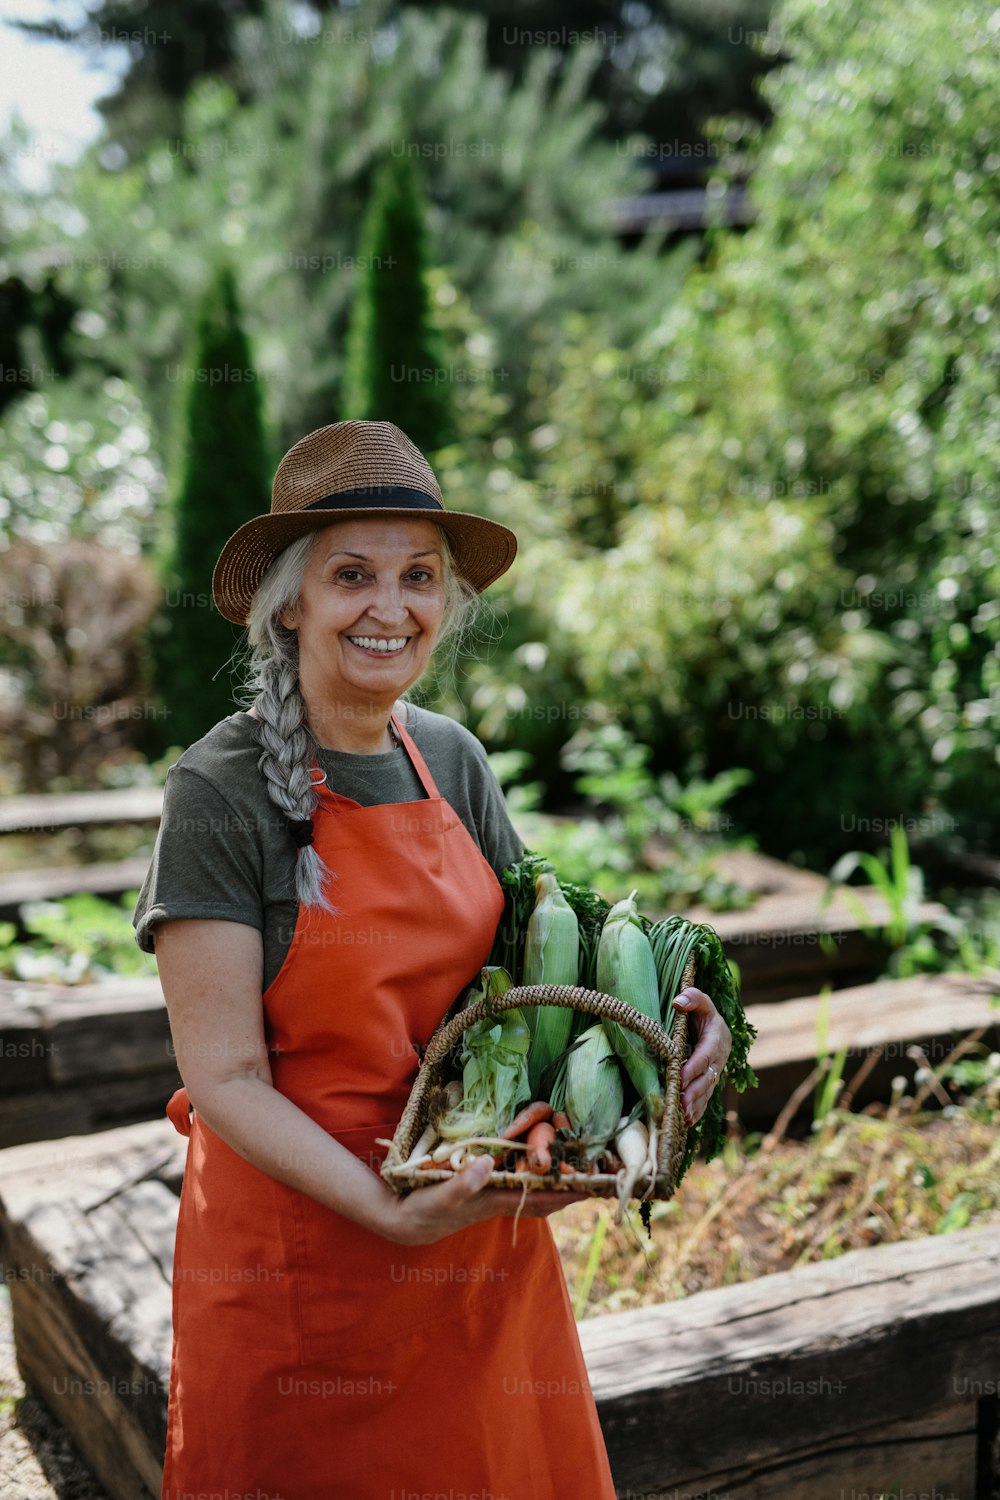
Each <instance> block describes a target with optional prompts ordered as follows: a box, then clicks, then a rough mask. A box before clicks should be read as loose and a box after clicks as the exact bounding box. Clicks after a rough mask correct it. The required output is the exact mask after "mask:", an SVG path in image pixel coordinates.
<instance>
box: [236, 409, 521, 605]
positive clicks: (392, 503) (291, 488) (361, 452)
mask: <svg viewBox="0 0 1000 1500" xmlns="http://www.w3.org/2000/svg"><path fill="white" fill-rule="evenodd" d="M358 516H402V517H404V518H406V519H408V520H409V519H414V520H428V521H433V522H434V523H435V525H437V526H440V527H441V529H442V531H446V532H447V533H448V537H449V539H450V541H451V543H452V551H453V553H454V557H455V566H456V568H457V570H458V572H459V573H461V574H462V576H463V577H465V578H467V579H468V580H469V582H470V583H471V584H472V585H473V587H474V588H476V589H478V590H480V592H481V591H482V590H483V589H485V588H486V587H487V586H488V585H489V584H491V583H494V582H495V581H496V579H498V578H499V577H500V575H501V574H502V573H505V572H506V571H507V569H508V568H509V567H510V565H511V563H512V562H513V561H514V554H515V552H516V551H517V538H516V537H515V536H514V533H513V532H512V531H509V530H508V528H507V527H506V526H501V525H500V524H499V522H497V521H488V520H487V519H486V518H485V516H475V515H469V514H467V513H466V512H464V511H456V510H445V508H444V501H443V500H442V498H441V490H440V488H439V486H438V482H437V480H436V479H435V477H434V472H433V470H432V469H431V466H430V464H429V463H428V462H427V460H426V458H424V456H423V454H422V453H421V452H420V450H419V448H417V447H415V446H414V444H413V443H411V442H410V439H409V438H408V437H406V435H405V434H404V433H402V432H400V430H399V428H398V427H395V426H393V424H392V423H391V422H334V423H332V424H331V425H330V426H329V427H320V428H318V429H317V431H316V432H310V433H309V434H308V436H307V437H304V438H302V439H301V440H300V441H299V442H297V443H296V444H295V447H294V448H290V449H289V451H288V452H287V453H286V454H285V456H284V458H283V459H282V460H281V463H280V464H279V465H278V472H277V473H276V474H275V476H274V486H273V489H272V491H271V510H270V513H269V514H268V515H266V516H255V517H254V518H253V520H252V521H247V522H246V523H245V524H244V525H243V526H241V527H240V529H239V531H236V532H234V533H233V535H232V536H231V537H230V538H229V540H228V542H227V543H226V545H225V546H224V547H223V549H222V552H221V555H220V557H219V561H218V562H217V563H216V565H215V572H214V573H213V574H212V597H213V598H214V600H215V603H216V606H217V607H218V609H219V611H220V613H222V614H223V615H225V617H226V619H227V620H232V622H233V624H234V625H245V624H246V623H247V615H248V614H249V610H250V604H251V601H252V599H253V596H254V592H255V591H256V588H257V585H258V584H259V583H260V580H261V578H262V577H263V575H264V572H265V571H266V569H267V568H268V566H269V565H270V564H271V563H272V562H273V561H274V559H275V557H276V556H277V555H278V553H279V552H281V551H282V549H283V548H285V547H287V546H288V545H289V543H290V542H294V541H296V540H297V539H298V538H299V537H300V536H305V535H306V534H307V533H308V532H310V531H320V530H321V529H322V528H323V527H324V526H329V525H330V524H331V523H332V522H334V521H346V520H350V519H353V518H355V517H358Z"/></svg>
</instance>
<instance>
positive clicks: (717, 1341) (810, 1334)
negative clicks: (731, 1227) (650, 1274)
mask: <svg viewBox="0 0 1000 1500" xmlns="http://www.w3.org/2000/svg"><path fill="white" fill-rule="evenodd" d="M580 1337H581V1342H582V1344H583V1347H584V1353H585V1355H586V1358H587V1364H588V1369H589V1372H590V1377H591V1384H592V1388H593V1390H594V1395H595V1398H596V1400H597V1404H598V1410H599V1411H600V1414H601V1420H602V1424H603V1426H604V1431H605V1437H606V1440H607V1442H608V1449H609V1454H610V1456H611V1462H612V1467H613V1469H614V1471H615V1477H616V1480H617V1482H618V1483H619V1485H623V1486H628V1487H630V1488H631V1489H633V1490H634V1491H636V1492H638V1493H640V1494H641V1493H643V1492H644V1491H648V1490H655V1489H657V1488H661V1489H662V1488H663V1486H664V1481H665V1480H666V1481H667V1482H668V1483H669V1484H673V1485H677V1484H681V1485H687V1487H688V1488H689V1489H691V1490H692V1491H693V1493H696V1494H697V1493H700V1490H699V1489H696V1488H694V1487H695V1486H702V1485H703V1484H704V1483H705V1482H707V1480H708V1478H709V1477H710V1476H713V1475H720V1474H721V1475H725V1474H726V1473H728V1472H737V1473H738V1472H739V1471H740V1469H741V1468H743V1469H747V1470H749V1471H751V1472H753V1471H756V1470H761V1471H763V1472H766V1469H767V1465H768V1464H770V1465H771V1466H772V1467H774V1466H776V1465H777V1464H778V1461H779V1460H780V1459H781V1458H782V1456H783V1455H785V1454H788V1453H792V1454H795V1453H799V1454H803V1453H809V1452H810V1451H811V1450H813V1451H815V1450H816V1449H819V1448H822V1447H823V1446H824V1445H826V1446H828V1447H829V1446H836V1445H838V1444H839V1445H842V1446H844V1445H847V1444H849V1443H852V1442H854V1441H855V1436H856V1434H857V1433H858V1432H863V1431H864V1430H865V1429H870V1428H872V1427H877V1426H884V1425H886V1424H888V1423H890V1422H900V1421H906V1420H918V1419H920V1417H921V1413H922V1412H924V1411H926V1410H928V1409H933V1408H938V1407H943V1406H948V1405H961V1404H963V1403H966V1402H968V1400H969V1399H970V1397H972V1396H974V1394H975V1391H976V1390H977V1388H978V1389H980V1390H983V1391H985V1390H988V1389H990V1388H991V1387H990V1382H991V1380H995V1373H996V1363H997V1354H998V1350H1000V1226H992V1225H991V1226H987V1227H985V1228H982V1229H976V1230H966V1231H963V1232H962V1233H960V1234H953V1235H946V1236H940V1237H936V1238H931V1239H924V1240H914V1241H909V1242H905V1243H903V1244H893V1245H880V1246H875V1247H873V1248H871V1249H868V1250H861V1251H851V1252H849V1253H848V1254H847V1255H845V1256H842V1257H840V1258H839V1259H837V1260H834V1261H829V1262H824V1263H821V1264H818V1265H810V1266H804V1267H800V1268H799V1269H797V1270H795V1271H791V1272H779V1273H776V1274H775V1275H773V1276H767V1277H764V1278H762V1279H761V1280H759V1281H756V1282H750V1283H748V1284H745V1285H740V1286H734V1287H725V1288H722V1289H720V1290H718V1291H709V1292H702V1293H699V1294H698V1295H697V1296H693V1297H691V1298H689V1299H687V1300H686V1301H684V1302H680V1303H671V1304H666V1305H663V1306H659V1307H645V1308H642V1309H640V1310H637V1311H635V1312H628V1313H619V1314H614V1315H612V1316H609V1317H605V1318H596V1319H593V1320H590V1321H587V1322H585V1323H583V1324H582V1325H581V1327H580ZM705 1412H718V1413H724V1416H725V1420H720V1421H717V1422H708V1421H699V1420H692V1413H705ZM664 1433H669V1434H671V1442H670V1446H669V1452H668V1453H666V1454H665V1453H664V1446H663V1443H662V1434H664ZM960 1436H961V1434H960ZM963 1461H964V1460H963ZM665 1464H666V1465H668V1466H669V1474H665V1473H664V1466H665ZM970 1500H971V1497H970Z"/></svg>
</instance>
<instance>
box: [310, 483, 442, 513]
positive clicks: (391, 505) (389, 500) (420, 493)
mask: <svg viewBox="0 0 1000 1500" xmlns="http://www.w3.org/2000/svg"><path fill="white" fill-rule="evenodd" d="M359 506H363V507H364V509H365V510H368V509H371V510H444V506H443V505H442V504H441V502H440V500H435V498H434V496H433V495H428V494H426V493H425V491H424V490H412V489H408V488H407V487H406V486H405V485H401V484H369V485H365V486H363V487H362V488H360V489H353V490H341V492H340V494H339V495H326V496H325V497H324V498H323V499H322V500H313V501H311V502H310V504H309V505H305V506H303V507H302V508H303V510H356V509H357V508H358V507H359Z"/></svg>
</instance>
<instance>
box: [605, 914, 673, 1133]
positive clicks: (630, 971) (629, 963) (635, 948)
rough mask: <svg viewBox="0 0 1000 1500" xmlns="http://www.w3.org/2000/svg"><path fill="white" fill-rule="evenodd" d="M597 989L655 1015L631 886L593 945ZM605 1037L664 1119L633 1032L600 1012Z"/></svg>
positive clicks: (657, 1085) (647, 1060) (657, 1084)
mask: <svg viewBox="0 0 1000 1500" xmlns="http://www.w3.org/2000/svg"><path fill="white" fill-rule="evenodd" d="M597 988H598V989H599V990H600V991H601V993H602V994H605V995H614V996H616V997H617V999H619V1000H624V1001H625V1003H626V1004H627V1005H631V1006H632V1007H633V1008H634V1009H635V1010H638V1011H641V1012H642V1014H643V1015H644V1016H648V1017H649V1018H650V1020H651V1021H656V1022H659V1019H660V984H659V980H658V979H657V975H656V964H655V963H654V961H653V950H652V948H651V947H650V946H649V939H648V938H647V936H646V934H645V932H644V931H643V929H642V922H641V919H640V916H639V909H638V907H637V906H636V904H635V891H633V892H632V894H631V895H630V896H627V897H626V898H625V900H624V901H619V902H618V904H617V905H616V906H613V907H612V908H611V910H610V911H609V912H608V915H607V917H606V919H605V922H604V926H603V928H602V930H601V939H600V942H599V944H598V947H597ZM602 1024H603V1026H604V1029H605V1031H606V1032H607V1034H608V1039H609V1040H610V1042H611V1045H612V1047H613V1048H614V1050H615V1054H616V1056H617V1057H618V1058H619V1060H620V1062H621V1064H622V1067H623V1068H624V1069H625V1071H626V1073H627V1074H628V1076H629V1077H630V1078H631V1080H632V1082H633V1083H634V1084H635V1086H636V1089H637V1090H638V1094H639V1098H640V1099H641V1100H642V1101H643V1103H644V1105H645V1107H646V1111H647V1114H648V1116H649V1119H650V1120H651V1121H652V1122H654V1123H656V1122H658V1121H659V1120H661V1119H662V1118H663V1084H662V1083H661V1081H660V1067H661V1065H658V1063H657V1060H656V1058H655V1057H654V1056H653V1054H652V1053H651V1052H650V1050H649V1048H648V1047H647V1046H646V1043H645V1042H644V1041H643V1039H642V1037H641V1036H638V1035H637V1034H636V1032H634V1031H630V1030H629V1028H628V1027H627V1026H622V1025H620V1024H619V1022H617V1021H612V1020H611V1019H610V1017H608V1016H605V1017H604V1019H603V1022H602Z"/></svg>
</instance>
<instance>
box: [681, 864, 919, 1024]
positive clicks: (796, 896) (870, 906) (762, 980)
mask: <svg viewBox="0 0 1000 1500" xmlns="http://www.w3.org/2000/svg"><path fill="white" fill-rule="evenodd" d="M852 894H854V895H857V896H858V897H860V899H861V902H862V905H863V907H864V909H865V920H866V922H867V923H869V924H873V925H874V926H876V927H877V926H878V925H879V924H880V923H883V922H885V921H887V920H888V917H889V911H888V907H887V906H886V903H885V901H884V900H883V899H882V898H881V896H879V894H878V892H876V891H870V890H867V889H861V890H858V891H856V892H853V893H852ZM943 912H944V908H943V907H942V906H940V905H939V904H938V903H937V902H930V901H927V902H924V903H922V905H921V906H920V908H919V910H918V912H917V913H916V914H915V915H916V917H917V919H918V920H920V921H928V922H929V921H931V920H933V918H935V917H937V916H940V915H942V914H943ZM685 916H688V917H690V918H691V919H692V920H695V921H705V922H708V923H709V924H710V925H711V926H712V927H714V928H715V930H716V932H718V934H719V936H720V938H721V939H722V941H723V943H724V945H725V950H726V956H727V958H730V959H732V960H733V961H734V962H735V963H736V964H738V966H739V970H740V979H741V986H742V991H743V994H744V996H745V997H746V998H748V999H749V998H752V999H753V1000H755V1001H760V1002H764V1001H768V1000H784V999H787V998H789V997H791V996H795V995H804V994H815V993H816V992H817V991H818V990H819V989H820V988H822V985H823V984H824V983H831V984H841V985H844V984H848V983H851V984H853V983H856V982H859V981H864V980H868V979H873V978H874V977H875V976H876V975H877V974H878V973H879V972H881V970H882V968H883V967H884V965H885V960H886V958H887V956H888V948H887V947H886V946H885V944H883V943H882V941H881V940H880V939H878V938H876V937H869V936H868V935H867V934H866V932H865V931H864V927H863V926H862V922H861V919H860V917H859V915H858V913H857V912H856V911H855V910H854V908H853V906H852V905H851V904H849V903H848V902H847V900H846V899H845V898H844V896H843V895H842V893H841V894H838V896H837V897H836V898H835V899H834V900H833V901H832V902H831V903H830V905H829V906H827V907H825V908H823V909H822V910H821V909H820V904H819V899H818V897H816V896H814V895H812V894H809V893H802V892H793V893H792V894H789V895H776V896H767V895H764V896H762V897H761V898H760V900H759V901H758V902H757V904H756V905H755V906H754V907H753V908H751V909H750V910H748V911H742V912H739V911H732V912H715V913H711V912H708V911H706V909H705V908H703V907H694V908H691V909H689V910H688V911H686V912H685ZM821 935H822V936H821Z"/></svg>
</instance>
